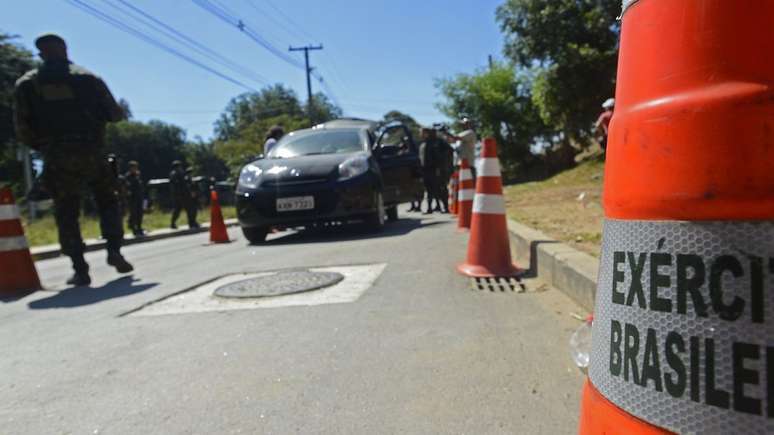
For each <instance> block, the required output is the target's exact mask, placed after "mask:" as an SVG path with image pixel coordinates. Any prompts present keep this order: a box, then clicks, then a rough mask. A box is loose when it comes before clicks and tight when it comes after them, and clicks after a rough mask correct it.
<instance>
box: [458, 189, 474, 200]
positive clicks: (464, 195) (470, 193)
mask: <svg viewBox="0 0 774 435" xmlns="http://www.w3.org/2000/svg"><path fill="white" fill-rule="evenodd" d="M475 196H476V191H475V190H473V189H462V190H460V194H459V200H460V201H473V197H475Z"/></svg>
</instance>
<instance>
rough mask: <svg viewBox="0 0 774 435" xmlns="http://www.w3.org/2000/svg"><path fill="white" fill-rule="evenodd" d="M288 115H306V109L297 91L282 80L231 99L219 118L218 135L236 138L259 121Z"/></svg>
mask: <svg viewBox="0 0 774 435" xmlns="http://www.w3.org/2000/svg"><path fill="white" fill-rule="evenodd" d="M279 115H287V116H290V117H293V118H304V117H305V116H304V109H303V107H302V106H301V103H300V102H299V101H298V96H296V93H295V92H294V91H293V90H292V89H290V88H286V87H285V86H283V85H281V84H277V85H273V86H267V87H265V88H263V89H261V91H260V92H247V93H244V94H242V95H239V96H238V97H236V98H233V99H232V100H231V101H229V103H228V105H227V106H226V109H225V110H224V112H223V113H222V114H221V115H220V118H219V119H218V120H217V121H215V137H216V138H217V139H218V140H220V141H227V140H230V139H235V138H237V137H238V136H239V134H240V132H241V131H242V130H244V129H245V128H247V127H249V126H250V125H251V124H253V123H255V122H256V121H260V120H265V119H267V118H273V117H276V116H279Z"/></svg>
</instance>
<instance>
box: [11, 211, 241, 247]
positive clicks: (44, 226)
mask: <svg viewBox="0 0 774 435" xmlns="http://www.w3.org/2000/svg"><path fill="white" fill-rule="evenodd" d="M222 210H223V218H224V219H231V218H235V217H236V209H235V208H234V207H226V206H224V207H222ZM170 219H171V216H170V213H169V212H163V211H153V212H150V213H145V216H144V217H143V228H144V229H145V231H152V230H157V229H161V228H169V223H170ZM197 220H198V221H199V222H200V223H201V222H208V221H209V220H210V209H209V207H208V208H205V209H202V210H199V214H198V215H197ZM80 221H81V234H82V236H83V238H84V239H95V238H97V237H99V236H100V234H101V233H100V229H99V219H98V218H97V217H96V216H81V220H80ZM177 222H178V224H179V225H187V224H188V221H187V220H186V217H185V212H183V213H181V216H180V218H179V219H178V220H177ZM22 223H23V225H24V233H25V235H26V236H27V240H28V241H29V243H30V246H41V245H50V244H56V243H59V237H58V235H57V231H56V222H55V221H54V217H53V216H52V215H51V214H48V215H46V216H44V217H42V218H40V219H37V220H35V221H34V222H28V221H27V219H26V218H22ZM124 228H125V229H124V231H126V233H127V234H130V233H131V231H129V230H128V229H126V219H124Z"/></svg>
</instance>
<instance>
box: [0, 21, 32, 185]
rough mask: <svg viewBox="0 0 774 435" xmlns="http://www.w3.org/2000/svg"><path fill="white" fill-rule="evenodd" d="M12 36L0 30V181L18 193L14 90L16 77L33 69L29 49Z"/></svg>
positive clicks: (19, 172)
mask: <svg viewBox="0 0 774 435" xmlns="http://www.w3.org/2000/svg"><path fill="white" fill-rule="evenodd" d="M14 39H15V37H14V36H11V35H8V34H5V33H2V32H0V182H8V183H9V184H11V186H12V187H13V188H14V190H15V193H16V194H17V195H18V194H20V193H21V186H22V180H23V176H24V171H23V166H22V164H21V163H20V162H19V161H18V160H17V158H16V157H17V156H16V149H15V147H14V146H13V145H14V142H13V139H14V133H13V130H14V129H13V90H14V84H15V83H16V80H17V79H18V78H19V77H21V76H22V75H23V74H24V73H25V72H27V71H29V70H31V69H33V68H35V66H36V62H35V60H34V58H33V54H32V52H31V51H29V50H27V49H25V48H23V47H21V46H19V45H17V44H15V43H14V42H13V40H14Z"/></svg>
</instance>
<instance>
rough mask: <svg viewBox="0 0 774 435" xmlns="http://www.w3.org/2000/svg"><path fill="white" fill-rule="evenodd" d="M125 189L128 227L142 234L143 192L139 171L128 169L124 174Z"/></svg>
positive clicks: (135, 233)
mask: <svg viewBox="0 0 774 435" xmlns="http://www.w3.org/2000/svg"><path fill="white" fill-rule="evenodd" d="M124 181H125V183H126V190H127V206H128V209H129V229H131V230H132V232H133V233H134V235H136V236H140V235H142V234H143V232H144V231H143V229H142V217H143V202H144V200H145V193H144V191H143V190H144V189H143V185H142V176H141V174H140V172H139V171H137V172H136V173H134V172H132V171H129V172H127V173H126V175H124Z"/></svg>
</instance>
